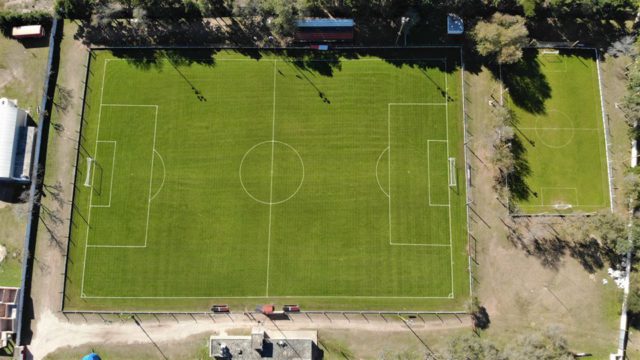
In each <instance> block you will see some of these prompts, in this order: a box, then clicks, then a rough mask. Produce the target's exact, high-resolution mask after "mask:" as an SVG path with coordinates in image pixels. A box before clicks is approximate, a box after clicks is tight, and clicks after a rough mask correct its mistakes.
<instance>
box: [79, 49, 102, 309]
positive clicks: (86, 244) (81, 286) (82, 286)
mask: <svg viewBox="0 0 640 360" xmlns="http://www.w3.org/2000/svg"><path fill="white" fill-rule="evenodd" d="M107 63H108V61H105V62H104V66H103V68H102V84H100V107H99V108H98V128H97V129H96V145H95V148H94V151H93V156H94V157H96V158H97V157H98V156H97V155H98V139H99V138H100V118H101V116H102V99H103V96H104V82H105V79H106V74H107ZM95 176H96V171H95V164H94V169H93V174H91V185H92V186H93V184H94V182H93V180H94V178H95ZM90 190H91V192H90V193H89V214H88V215H87V236H86V237H85V242H84V260H83V261H82V284H80V297H81V298H82V297H84V277H85V269H86V267H87V249H88V245H89V230H90V229H91V202H92V201H93V187H92V188H91V189H90Z"/></svg>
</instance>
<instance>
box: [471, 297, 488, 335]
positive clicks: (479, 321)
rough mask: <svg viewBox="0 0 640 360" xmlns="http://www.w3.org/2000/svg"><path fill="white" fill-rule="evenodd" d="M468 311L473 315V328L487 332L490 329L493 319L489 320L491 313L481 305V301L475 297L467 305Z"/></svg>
mask: <svg viewBox="0 0 640 360" xmlns="http://www.w3.org/2000/svg"><path fill="white" fill-rule="evenodd" d="M466 306H467V311H468V312H469V314H471V320H473V326H474V327H475V328H476V329H480V330H485V329H488V328H489V324H491V319H489V313H487V309H486V308H485V307H484V306H482V305H480V300H479V299H478V298H477V297H476V296H474V297H472V298H471V300H469V302H468V303H467V304H466Z"/></svg>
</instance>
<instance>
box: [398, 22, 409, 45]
mask: <svg viewBox="0 0 640 360" xmlns="http://www.w3.org/2000/svg"><path fill="white" fill-rule="evenodd" d="M408 22H409V18H408V17H406V16H403V17H401V18H400V30H398V36H396V45H398V40H400V35H401V34H402V29H404V24H406V23H408ZM404 46H407V34H404Z"/></svg>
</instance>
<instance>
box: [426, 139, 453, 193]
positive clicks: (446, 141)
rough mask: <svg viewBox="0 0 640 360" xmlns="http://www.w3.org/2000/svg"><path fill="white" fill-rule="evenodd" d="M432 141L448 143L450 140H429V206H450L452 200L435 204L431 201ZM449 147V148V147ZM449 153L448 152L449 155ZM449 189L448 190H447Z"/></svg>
mask: <svg viewBox="0 0 640 360" xmlns="http://www.w3.org/2000/svg"><path fill="white" fill-rule="evenodd" d="M431 142H443V143H448V142H449V141H448V140H427V184H428V185H429V186H428V187H427V188H428V189H429V190H428V191H429V206H450V205H451V200H449V204H434V203H432V202H431V151H430V149H431ZM447 149H449V148H448V147H447ZM447 152H448V150H447ZM448 155H449V154H447V156H448ZM447 191H448V190H447Z"/></svg>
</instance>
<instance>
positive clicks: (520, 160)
mask: <svg viewBox="0 0 640 360" xmlns="http://www.w3.org/2000/svg"><path fill="white" fill-rule="evenodd" d="M514 128H515V129H517V127H516V126H515V124H514ZM510 144H511V152H512V153H513V160H514V164H513V171H512V172H511V173H510V174H509V177H508V184H509V190H510V193H511V197H512V198H513V199H514V200H518V201H522V200H528V199H529V196H531V195H533V196H535V197H537V196H538V195H537V194H536V193H535V192H532V191H531V189H530V188H529V185H528V184H527V180H526V179H527V177H529V176H530V175H531V167H530V166H529V161H528V160H527V157H526V153H527V149H526V147H525V146H524V144H523V143H522V140H521V138H520V136H519V135H518V134H516V135H514V136H513V139H512V140H511V143H510Z"/></svg>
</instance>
